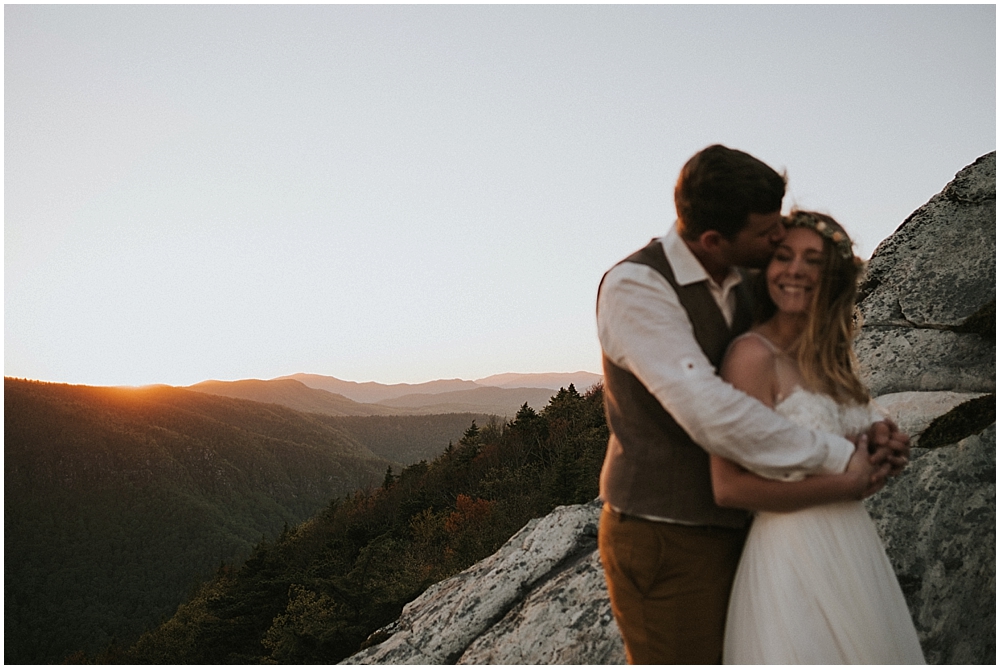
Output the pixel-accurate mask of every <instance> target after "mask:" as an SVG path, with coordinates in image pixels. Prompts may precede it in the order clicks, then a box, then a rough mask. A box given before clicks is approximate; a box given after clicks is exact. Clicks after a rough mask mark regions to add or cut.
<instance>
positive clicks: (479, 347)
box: [4, 5, 996, 386]
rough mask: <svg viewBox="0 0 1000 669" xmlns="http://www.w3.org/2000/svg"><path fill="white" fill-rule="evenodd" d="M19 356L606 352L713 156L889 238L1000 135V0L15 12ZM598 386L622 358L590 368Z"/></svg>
mask: <svg viewBox="0 0 1000 669" xmlns="http://www.w3.org/2000/svg"><path fill="white" fill-rule="evenodd" d="M4 20H5V23H4V34H5V52H4V55H5V110H4V114H5V119H4V121H5V149H4V151H5V154H4V158H5V173H4V184H5V187H4V198H5V200H4V221H5V222H4V374H5V376H11V377H20V378H30V379H37V380H43V381H51V382H59V383H73V384H86V385H103V386H111V385H114V386H143V385H151V384H161V383H162V384H168V385H175V386H186V385H191V384H194V383H198V382H200V381H204V380H210V379H216V380H239V379H250V378H257V379H271V378H276V377H279V376H287V375H290V374H295V373H309V374H321V375H328V376H332V377H335V378H338V379H345V380H356V381H358V382H366V381H376V382H379V383H384V384H394V383H423V382H427V381H430V380H436V379H449V378H461V379H477V378H485V377H489V376H491V375H495V374H501V373H507V372H515V373H542V372H558V371H563V370H599V369H600V348H599V345H598V341H597V334H596V325H595V322H594V301H595V297H596V290H597V285H598V282H599V281H600V278H601V276H602V274H603V273H604V271H606V270H607V269H608V268H609V267H610V266H611V265H612V264H614V263H615V262H616V261H618V260H619V259H621V258H622V257H624V256H626V255H628V254H629V253H630V252H632V251H633V250H635V249H637V248H639V247H641V246H642V245H643V244H645V243H646V242H647V241H648V240H649V239H650V238H651V237H654V236H659V235H662V234H664V233H665V232H666V231H667V230H668V228H669V227H670V226H671V225H672V222H673V219H674V209H673V200H672V185H673V182H674V181H675V179H676V176H677V173H678V171H679V170H680V168H681V166H682V165H683V164H684V162H685V161H686V160H687V159H688V158H689V157H690V156H691V155H692V154H693V153H694V152H696V151H698V150H700V149H701V148H703V147H705V146H707V145H709V144H713V143H723V144H726V145H728V146H732V147H735V148H739V149H742V150H744V151H748V152H749V153H751V154H753V155H755V156H757V157H759V158H761V159H762V160H764V161H765V162H767V163H768V164H770V165H772V166H773V167H775V168H776V169H778V170H779V171H782V170H784V171H787V174H788V177H789V193H788V196H787V197H786V199H785V210H786V211H787V210H788V209H789V208H791V207H792V206H794V205H799V206H802V207H807V208H813V209H819V210H822V211H827V212H829V213H831V214H832V215H833V216H835V217H836V218H837V219H838V220H840V221H841V222H842V223H843V224H844V226H845V228H846V229H847V230H848V232H850V233H851V234H852V236H853V237H854V238H855V241H856V247H857V251H858V253H859V255H861V256H863V257H869V256H870V254H871V252H872V251H873V250H874V248H875V246H876V245H877V244H878V243H879V242H880V241H882V240H883V239H884V238H886V237H887V236H889V235H890V234H891V233H892V232H893V230H895V229H896V227H897V226H899V224H900V223H902V222H903V220H904V219H905V218H906V217H907V216H909V215H910V214H911V213H912V212H913V211H914V210H915V209H917V208H918V207H920V206H921V205H923V204H924V203H925V202H927V200H929V199H930V198H931V197H932V196H934V195H935V194H937V193H938V192H940V191H941V189H942V188H944V186H945V185H946V184H947V183H948V182H949V181H950V180H951V179H952V178H953V177H954V175H955V173H956V172H958V171H959V170H961V169H962V168H963V167H965V166H966V165H968V164H970V163H972V162H973V161H975V160H976V159H977V158H978V157H979V156H981V155H983V154H985V153H988V152H990V151H993V150H994V149H995V148H996V147H995V145H996V7H995V5H833V6H830V5H823V6H820V5H715V6H709V5H704V6H698V5H544V6H543V5H504V6H498V5H368V6H366V5H295V6H285V5H7V6H5V8H4ZM592 373H595V374H596V373H598V372H597V371H594V372H592Z"/></svg>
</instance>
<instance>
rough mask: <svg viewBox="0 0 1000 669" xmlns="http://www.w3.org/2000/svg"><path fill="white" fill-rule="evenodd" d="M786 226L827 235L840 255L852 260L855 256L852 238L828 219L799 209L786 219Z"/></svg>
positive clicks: (823, 235)
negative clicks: (822, 219)
mask: <svg viewBox="0 0 1000 669" xmlns="http://www.w3.org/2000/svg"><path fill="white" fill-rule="evenodd" d="M785 227H788V228H809V229H810V230H813V231H815V232H816V233H817V234H819V235H820V236H821V237H825V238H826V239H829V240H830V241H831V242H833V245H834V246H835V247H836V248H837V252H838V253H840V257H841V258H844V259H845V260H850V259H852V258H853V257H854V250H853V249H852V248H851V240H850V238H849V237H848V236H847V235H845V234H844V233H843V232H841V231H840V230H837V229H836V228H834V227H833V226H832V225H830V224H828V223H827V222H826V221H821V220H819V219H818V218H816V217H815V216H813V215H812V214H809V213H806V212H804V211H797V212H795V213H794V214H793V215H792V216H790V217H789V218H787V219H785Z"/></svg>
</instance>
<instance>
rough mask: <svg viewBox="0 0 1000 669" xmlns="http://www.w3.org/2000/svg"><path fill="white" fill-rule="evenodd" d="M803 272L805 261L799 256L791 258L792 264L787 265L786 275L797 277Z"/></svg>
mask: <svg viewBox="0 0 1000 669" xmlns="http://www.w3.org/2000/svg"><path fill="white" fill-rule="evenodd" d="M804 270H805V261H804V260H803V259H802V258H801V257H799V256H796V257H794V258H792V262H791V263H789V265H788V273H789V274H791V275H792V276H799V275H800V274H802V273H803V271H804Z"/></svg>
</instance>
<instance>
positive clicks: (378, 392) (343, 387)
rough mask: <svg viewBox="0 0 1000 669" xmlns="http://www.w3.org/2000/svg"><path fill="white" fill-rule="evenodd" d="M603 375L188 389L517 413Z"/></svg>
mask: <svg viewBox="0 0 1000 669" xmlns="http://www.w3.org/2000/svg"><path fill="white" fill-rule="evenodd" d="M600 381H601V376H600V375H598V374H592V373H590V372H570V373H551V374H513V373H511V374H497V375H494V376H488V377H486V378H483V379H478V380H476V381H466V380H463V379H441V380H437V381H428V382H426V383H415V384H411V383H396V384H383V383H376V382H374V381H369V382H366V383H358V382H356V381H343V380H341V379H338V378H335V377H332V376H322V375H319V374H292V375H291V376H282V377H278V378H276V379H271V380H267V381H264V380H259V379H246V380H242V381H203V382H202V383H197V384H195V385H193V386H189V387H188V389H189V390H195V391H198V392H202V393H208V394H211V395H223V396H226V397H235V398H240V399H248V400H253V401H255V402H266V403H270V404H280V405H282V406H286V407H289V408H292V409H295V410H296V411H305V412H309V413H322V414H325V415H328V416H386V415H397V416H398V415H403V416H405V415H428V414H443V413H482V414H494V415H497V416H501V417H509V418H513V416H514V415H515V414H516V413H517V411H518V409H520V408H521V406H523V405H524V404H528V406H530V407H532V408H533V409H536V410H540V409H541V408H542V407H544V406H545V405H546V404H547V403H548V401H549V398H550V397H552V395H554V394H555V393H556V392H557V391H558V390H559V389H560V388H568V387H569V386H570V385H573V386H575V387H576V389H577V390H579V391H580V392H583V391H585V390H587V389H588V388H590V387H591V386H593V385H594V384H596V383H599V382H600Z"/></svg>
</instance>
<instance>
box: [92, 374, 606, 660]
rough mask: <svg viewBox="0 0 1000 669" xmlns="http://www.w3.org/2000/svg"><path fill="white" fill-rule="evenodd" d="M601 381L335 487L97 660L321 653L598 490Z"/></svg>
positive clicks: (354, 638)
mask: <svg viewBox="0 0 1000 669" xmlns="http://www.w3.org/2000/svg"><path fill="white" fill-rule="evenodd" d="M607 437H608V433H607V428H606V426H605V422H604V411H603V406H602V393H601V388H600V387H596V388H594V389H592V390H590V391H588V392H587V393H586V394H584V395H580V394H579V393H578V392H577V391H576V389H575V388H573V387H572V386H570V387H569V388H568V389H563V390H560V391H559V393H558V394H556V395H555V396H554V397H553V398H552V400H551V402H550V403H549V405H548V406H547V407H546V408H545V409H544V410H542V411H541V412H540V413H539V412H535V411H534V410H532V409H531V408H530V407H528V406H527V405H525V406H523V407H522V408H521V410H520V411H519V412H518V413H517V416H516V417H515V419H514V420H512V421H510V422H508V423H500V422H499V421H496V420H491V421H489V420H488V421H486V423H485V424H484V425H483V426H482V427H480V426H479V425H477V424H476V422H475V421H473V422H472V425H471V426H470V427H469V428H468V429H467V430H465V433H464V434H463V436H462V437H461V439H459V440H458V442H457V443H449V446H448V448H447V450H446V451H445V452H444V453H442V454H441V455H440V456H438V457H437V458H436V459H434V460H433V461H431V462H427V461H419V462H416V463H414V464H412V465H410V466H408V467H405V468H404V469H403V470H402V471H401V472H400V474H399V475H398V476H394V475H392V473H391V471H387V472H386V475H385V477H384V480H383V485H382V486H380V487H377V488H371V489H368V490H362V491H358V492H355V493H354V494H352V495H347V496H344V497H341V498H338V499H335V500H334V501H333V502H331V503H330V504H329V506H328V507H327V508H326V509H325V510H324V511H322V512H321V513H319V514H317V515H316V516H314V517H313V518H311V519H310V520H308V521H306V522H304V523H302V524H301V525H298V526H296V527H293V528H291V529H288V530H286V531H285V532H284V533H283V534H282V535H281V536H280V537H279V538H278V539H276V540H275V541H274V542H262V543H261V544H259V545H258V546H257V547H256V548H255V549H254V551H253V553H252V555H251V556H250V558H248V559H247V560H246V562H245V563H244V564H243V565H242V566H241V567H239V568H238V569H237V568H231V567H223V568H221V569H220V570H219V571H218V572H217V574H216V576H215V578H214V579H213V580H212V581H211V582H210V583H207V584H206V585H204V586H203V587H202V588H201V590H199V591H198V593H197V594H196V595H195V596H194V597H192V598H191V599H190V600H189V601H188V602H187V603H186V604H184V605H183V606H181V607H180V608H179V609H178V611H177V614H176V615H175V616H174V617H173V618H171V619H170V620H168V621H167V622H165V623H164V624H163V625H161V626H160V627H159V628H157V629H155V630H152V631H150V632H149V633H147V634H145V635H144V636H143V637H142V638H141V639H140V640H139V641H138V643H136V644H135V645H134V646H132V647H131V648H128V649H125V650H121V649H118V648H116V649H114V653H113V654H107V655H103V656H99V657H97V658H96V659H97V660H98V661H102V662H121V663H158V664H186V663H198V664H217V663H234V662H235V663H244V664H248V663H272V662H280V663H294V664H311V663H334V662H337V661H339V660H341V659H343V658H344V657H347V656H348V655H350V654H352V653H354V652H356V651H357V650H359V648H361V647H362V646H363V645H364V644H365V641H366V639H368V638H369V637H370V635H372V633H373V632H375V631H376V630H378V629H379V628H381V627H383V626H385V625H387V624H388V623H390V622H392V621H393V620H395V619H396V618H397V617H398V616H399V614H400V612H401V611H402V608H403V606H404V605H405V604H406V603H407V602H409V601H412V600H413V599H414V598H415V597H417V596H418V595H419V594H420V593H421V592H423V591H424V590H425V589H426V588H427V587H429V586H430V585H431V584H433V583H436V582H438V581H440V580H442V579H444V578H447V577H448V576H451V575H453V574H455V573H457V572H459V571H461V570H462V569H464V568H466V567H468V566H469V565H471V564H472V563H474V562H475V561H477V560H480V559H482V558H484V557H486V556H488V555H490V554H491V553H493V552H494V551H496V550H497V549H498V548H499V547H500V546H501V545H502V544H503V543H504V542H505V541H506V540H507V539H508V538H509V537H510V536H511V535H512V534H514V533H515V532H516V531H517V530H519V529H520V528H521V527H523V526H524V524H525V523H526V522H527V521H528V520H530V519H531V518H534V517H538V516H541V515H544V514H546V513H548V512H549V511H551V510H552V508H553V507H555V506H557V505H561V504H574V503H582V502H587V501H590V500H592V499H593V498H594V497H596V495H597V484H598V474H599V471H600V466H601V462H602V459H603V453H604V449H605V447H606V444H607Z"/></svg>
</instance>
